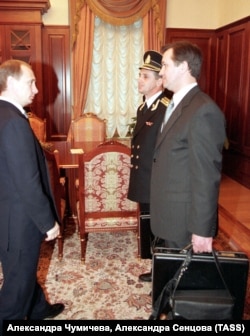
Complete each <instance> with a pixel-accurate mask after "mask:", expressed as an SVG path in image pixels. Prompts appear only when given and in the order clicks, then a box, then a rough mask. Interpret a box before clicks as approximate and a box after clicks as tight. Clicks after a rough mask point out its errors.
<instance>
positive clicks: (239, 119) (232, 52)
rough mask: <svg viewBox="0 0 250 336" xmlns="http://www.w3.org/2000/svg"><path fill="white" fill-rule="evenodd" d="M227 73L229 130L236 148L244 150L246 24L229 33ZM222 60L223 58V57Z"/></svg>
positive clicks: (226, 109) (232, 143)
mask: <svg viewBox="0 0 250 336" xmlns="http://www.w3.org/2000/svg"><path fill="white" fill-rule="evenodd" d="M227 40H228V48H227V75H226V83H227V84H226V96H227V98H226V106H225V115H226V119H227V124H228V127H227V132H228V136H229V138H230V142H231V145H233V146H234V149H238V150H240V151H242V149H243V148H242V145H243V144H242V137H243V132H242V130H243V126H244V121H245V120H244V119H245V112H246V111H244V101H245V100H244V86H245V85H244V82H245V75H244V72H245V69H246V68H245V66H246V64H245V61H246V60H245V57H244V55H245V52H246V43H245V42H246V41H245V26H244V25H241V26H239V27H235V28H232V29H230V31H228V33H227ZM221 62H223V60H222V59H221Z"/></svg>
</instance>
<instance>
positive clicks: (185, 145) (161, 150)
mask: <svg viewBox="0 0 250 336" xmlns="http://www.w3.org/2000/svg"><path fill="white" fill-rule="evenodd" d="M201 65H202V54H201V51H200V49H199V48H198V47H197V46H196V45H193V44H191V43H189V42H185V41H184V42H176V43H173V44H169V45H167V46H166V47H165V51H164V53H163V58H162V69H161V71H160V75H161V76H162V80H163V86H164V87H165V88H167V89H168V90H171V91H172V92H173V93H174V94H173V98H172V99H173V103H174V105H173V108H172V111H168V113H166V119H165V118H164V122H163V127H162V129H161V131H160V132H159V135H158V138H157V141H156V146H155V151H154V158H153V167H152V175H151V198H150V211H151V229H152V232H153V233H154V235H156V236H158V237H160V238H162V239H164V240H165V245H166V246H167V247H175V248H183V247H185V246H186V245H188V244H189V243H191V242H192V244H193V251H194V252H195V253H200V252H211V250H212V243H213V238H214V236H215V235H216V233H217V207H218V197H219V188H220V180H221V169H222V149H223V144H224V142H225V139H226V133H225V118H224V114H223V113H222V111H221V110H220V109H219V107H218V106H217V105H216V103H215V102H214V101H213V100H212V99H211V98H210V97H209V96H208V95H206V94H205V93H204V92H202V91H201V89H200V88H199V86H198V84H197V80H198V78H199V75H200V71H201ZM170 105H172V104H170Z"/></svg>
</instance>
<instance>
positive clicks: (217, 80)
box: [210, 32, 227, 112]
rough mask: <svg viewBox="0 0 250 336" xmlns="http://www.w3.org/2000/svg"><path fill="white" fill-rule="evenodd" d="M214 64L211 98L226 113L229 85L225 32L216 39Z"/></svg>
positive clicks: (212, 68)
mask: <svg viewBox="0 0 250 336" xmlns="http://www.w3.org/2000/svg"><path fill="white" fill-rule="evenodd" d="M214 45H215V46H214V57H213V59H214V62H213V64H212V67H211V70H212V74H211V83H210V88H211V96H212V98H213V99H214V100H215V101H216V102H217V104H218V105H219V107H220V108H221V110H222V111H223V112H224V111H225V108H226V96H227V95H226V84H227V78H226V75H227V72H226V69H227V38H226V35H225V34H224V32H222V33H221V34H219V35H218V36H216V37H215V38H214Z"/></svg>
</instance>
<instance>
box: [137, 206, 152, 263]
mask: <svg viewBox="0 0 250 336" xmlns="http://www.w3.org/2000/svg"><path fill="white" fill-rule="evenodd" d="M139 206H140V223H139V235H140V240H141V244H140V255H141V258H142V259H151V258H152V242H153V241H154V235H153V233H152V232H151V228H150V207H149V204H148V203H139Z"/></svg>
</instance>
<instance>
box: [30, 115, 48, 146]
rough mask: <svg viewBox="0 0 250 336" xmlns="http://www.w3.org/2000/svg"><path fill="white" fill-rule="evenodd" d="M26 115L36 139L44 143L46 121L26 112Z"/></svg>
mask: <svg viewBox="0 0 250 336" xmlns="http://www.w3.org/2000/svg"><path fill="white" fill-rule="evenodd" d="M27 115H28V118H29V123H30V126H31V128H32V130H33V132H34V133H35V135H36V137H37V139H38V140H39V141H41V142H46V119H41V118H39V117H38V116H36V115H35V114H34V113H32V112H28V113H27Z"/></svg>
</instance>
